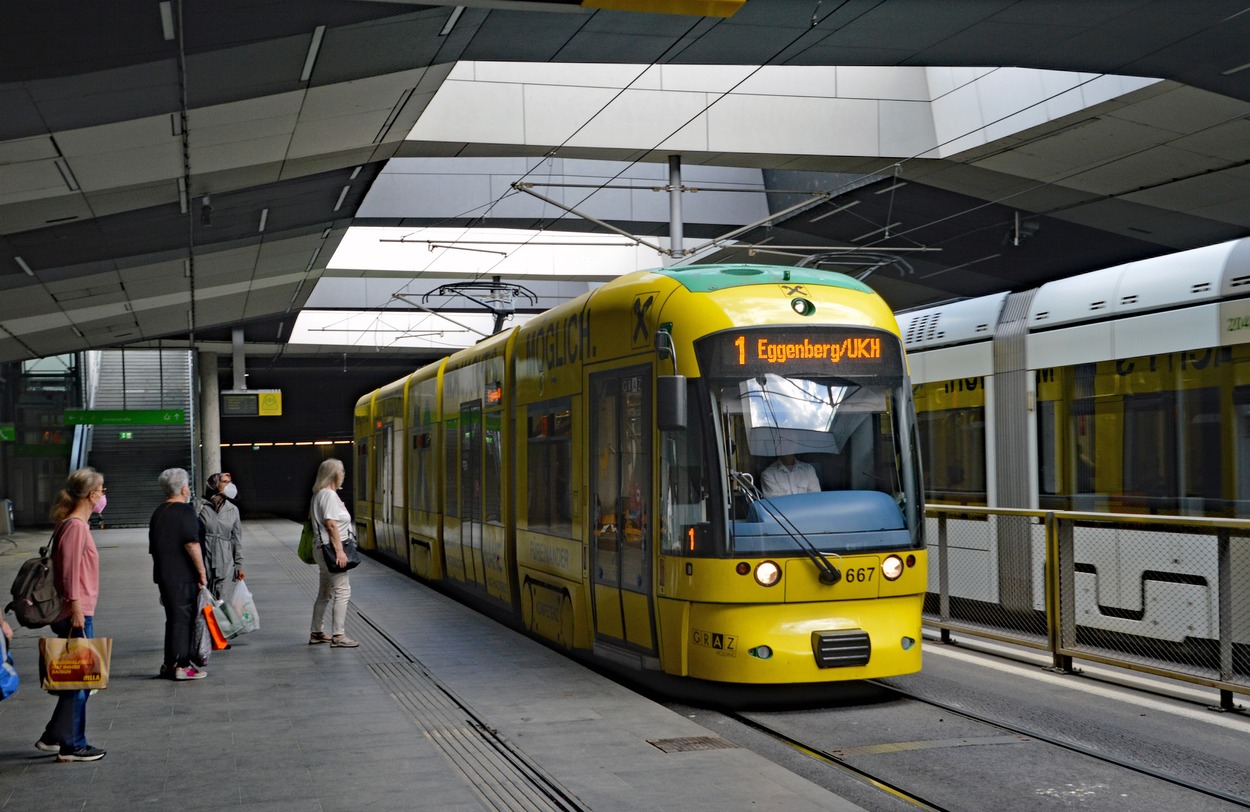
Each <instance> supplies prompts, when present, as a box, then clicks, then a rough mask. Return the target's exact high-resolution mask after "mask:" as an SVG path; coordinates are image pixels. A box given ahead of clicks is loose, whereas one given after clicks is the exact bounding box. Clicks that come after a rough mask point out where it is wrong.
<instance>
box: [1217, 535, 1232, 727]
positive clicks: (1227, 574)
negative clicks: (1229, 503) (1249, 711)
mask: <svg viewBox="0 0 1250 812" xmlns="http://www.w3.org/2000/svg"><path fill="white" fill-rule="evenodd" d="M1216 537H1217V539H1218V540H1217V542H1216V550H1217V559H1218V564H1217V568H1218V577H1219V579H1220V583H1219V589H1218V590H1217V593H1218V601H1219V603H1218V606H1217V610H1218V611H1219V614H1220V680H1221V681H1223V682H1231V681H1232V679H1233V558H1232V549H1231V540H1230V538H1229V537H1230V533H1229V530H1228V528H1227V527H1221V528H1220V529H1219V530H1217V531H1216ZM1220 708H1221V709H1223V710H1233V692H1232V691H1229V690H1225V689H1221V690H1220Z"/></svg>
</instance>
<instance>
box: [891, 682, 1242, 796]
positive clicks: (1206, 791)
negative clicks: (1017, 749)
mask: <svg viewBox="0 0 1250 812" xmlns="http://www.w3.org/2000/svg"><path fill="white" fill-rule="evenodd" d="M867 682H868V684H870V685H875V686H876V687H878V688H880V689H881V690H883V691H888V692H890V693H892V694H894V695H895V696H898V697H901V698H903V699H907V700H910V701H912V702H919V703H921V704H924V705H928V706H929V707H933V708H938V709H939V710H943V711H945V712H947V713H954V714H958V715H959V716H962V717H963V718H965V719H969V720H971V721H974V722H978V723H980V724H983V725H988V726H990V727H994V728H997V729H999V730H1004V731H1007V732H1010V733H1013V734H1016V735H1019V736H1026V737H1028V738H1030V739H1033V740H1035V741H1040V742H1044V743H1046V744H1049V745H1051V746H1053V747H1059V748H1062V749H1064V750H1066V751H1068V752H1071V753H1076V754H1078V755H1082V756H1085V757H1087V758H1092V759H1097V760H1098V761H1101V762H1103V763H1105V764H1110V765H1112V766H1115V767H1119V768H1121V769H1125V770H1130V771H1132V772H1135V773H1138V774H1140V775H1144V776H1147V777H1149V778H1153V779H1156V780H1158V781H1164V782H1166V783H1168V784H1172V785H1174V786H1177V787H1181V788H1183V789H1187V790H1189V791H1191V792H1197V793H1199V794H1201V795H1205V796H1208V797H1210V798H1215V799H1218V800H1221V801H1225V802H1227V803H1230V804H1235V805H1236V806H1239V807H1241V808H1243V809H1250V798H1243V797H1241V796H1239V795H1234V794H1232V793H1229V792H1225V791H1224V790H1221V789H1218V788H1216V787H1210V786H1207V785H1205V784H1199V783H1197V782H1195V781H1190V780H1189V779H1187V778H1184V777H1181V776H1178V775H1174V774H1172V773H1169V772H1165V771H1163V770H1160V769H1157V768H1155V767H1151V766H1149V765H1145V764H1140V763H1138V762H1135V761H1132V760H1131V759H1126V758H1121V757H1120V756H1116V755H1112V754H1110V753H1105V752H1100V751H1098V750H1095V749H1094V748H1092V747H1086V746H1085V745H1082V744H1078V743H1076V742H1072V741H1065V740H1063V739H1061V738H1059V737H1057V736H1051V735H1049V734H1046V733H1043V732H1041V731H1038V730H1036V729H1031V728H1025V727H1023V726H1020V725H1015V724H1010V723H1008V722H1004V721H1001V720H997V719H991V718H989V717H988V716H985V715H982V714H978V713H974V712H972V711H969V710H967V709H965V708H960V707H957V706H955V705H953V704H951V703H949V702H942V701H940V700H936V699H931V698H929V697H923V696H920V695H918V694H915V693H912V692H910V691H907V690H904V689H902V688H898V687H896V686H893V685H890V684H888V683H885V682H880V681H877V680H867Z"/></svg>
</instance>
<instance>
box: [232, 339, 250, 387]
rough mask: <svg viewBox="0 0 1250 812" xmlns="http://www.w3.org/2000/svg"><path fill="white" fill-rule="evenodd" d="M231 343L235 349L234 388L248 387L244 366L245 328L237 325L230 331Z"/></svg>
mask: <svg viewBox="0 0 1250 812" xmlns="http://www.w3.org/2000/svg"><path fill="white" fill-rule="evenodd" d="M230 343H231V344H232V345H233V349H234V386H233V387H232V388H233V389H239V390H242V389H247V370H246V369H244V366H243V328H242V327H235V328H234V329H233V330H231V331H230Z"/></svg>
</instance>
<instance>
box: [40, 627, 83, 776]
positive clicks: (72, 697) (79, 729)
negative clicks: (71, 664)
mask: <svg viewBox="0 0 1250 812" xmlns="http://www.w3.org/2000/svg"><path fill="white" fill-rule="evenodd" d="M51 629H52V631H53V632H54V633H55V634H56V635H57V637H67V636H68V635H69V633H70V619H69V618H65V619H64V620H58V621H57V622H56V623H53V624H52V626H51ZM75 636H76V637H95V634H94V631H93V628H92V625H91V616H90V615H87V618H86V621H85V622H84V623H83V629H82V634H79V635H75ZM50 693H52V694H55V695H56V710H54V711H52V718H51V719H50V720H48V726H47V728H45V729H44V731H43V740H44V741H46V742H57V743H59V744H60V745H61V751H62V752H70V751H74V750H81V749H82V748H84V747H86V746H87V697H88V696H90V695H91V694H90V692H89V691H51V692H50Z"/></svg>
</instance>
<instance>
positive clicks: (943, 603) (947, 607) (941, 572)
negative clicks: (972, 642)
mask: <svg viewBox="0 0 1250 812" xmlns="http://www.w3.org/2000/svg"><path fill="white" fill-rule="evenodd" d="M946 519H947V517H946V514H945V513H940V514H938V619H939V620H941V621H942V623H943V624H946V623H949V622H950V619H951V590H950V575H949V572H950V570H949V568H948V567H947V566H946V565H947V561H948V556H947V554H946V550H947V544H946V541H947V538H946ZM950 641H951V632H950V629H948V628H946V626H945V625H943V626H942V642H943V643H949V642H950Z"/></svg>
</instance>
